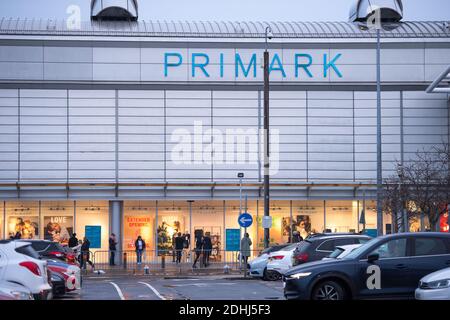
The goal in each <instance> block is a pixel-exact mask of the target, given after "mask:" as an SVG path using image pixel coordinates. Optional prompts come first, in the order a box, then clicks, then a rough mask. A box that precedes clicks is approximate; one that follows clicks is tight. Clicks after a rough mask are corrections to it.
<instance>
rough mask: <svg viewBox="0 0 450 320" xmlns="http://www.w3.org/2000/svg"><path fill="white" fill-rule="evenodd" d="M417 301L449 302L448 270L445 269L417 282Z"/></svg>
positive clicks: (449, 272)
mask: <svg viewBox="0 0 450 320" xmlns="http://www.w3.org/2000/svg"><path fill="white" fill-rule="evenodd" d="M415 296H416V299H417V300H450V268H445V269H442V270H439V271H436V272H433V273H431V274H429V275H426V276H425V277H423V278H422V279H420V281H419V287H418V288H417V289H416V292H415Z"/></svg>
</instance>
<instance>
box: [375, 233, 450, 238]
mask: <svg viewBox="0 0 450 320" xmlns="http://www.w3.org/2000/svg"><path fill="white" fill-rule="evenodd" d="M405 236H406V237H409V238H450V233H447V232H406V233H405V232H404V233H392V234H387V235H384V236H380V237H377V238H376V239H380V240H384V239H396V238H404V237H405Z"/></svg>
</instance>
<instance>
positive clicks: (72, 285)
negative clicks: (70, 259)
mask: <svg viewBox="0 0 450 320" xmlns="http://www.w3.org/2000/svg"><path fill="white" fill-rule="evenodd" d="M44 259H47V263H48V268H49V270H50V271H52V273H57V274H59V275H61V276H62V277H63V279H64V285H65V288H66V292H71V291H74V290H78V289H81V283H82V280H81V279H82V278H81V269H80V268H79V267H78V266H75V265H71V264H68V263H65V262H62V261H60V260H54V259H50V258H44Z"/></svg>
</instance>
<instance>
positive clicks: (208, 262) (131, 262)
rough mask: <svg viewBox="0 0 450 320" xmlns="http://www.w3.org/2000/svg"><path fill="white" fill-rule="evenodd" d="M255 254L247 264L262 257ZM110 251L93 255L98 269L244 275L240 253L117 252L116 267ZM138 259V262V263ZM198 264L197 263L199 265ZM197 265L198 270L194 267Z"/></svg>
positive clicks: (115, 256) (220, 251)
mask: <svg viewBox="0 0 450 320" xmlns="http://www.w3.org/2000/svg"><path fill="white" fill-rule="evenodd" d="M259 252H260V251H259V250H258V251H252V252H251V256H250V257H249V259H248V261H250V260H251V259H252V258H254V257H256V256H257V255H258V254H259ZM111 253H112V252H111V251H96V252H94V254H93V263H94V265H95V269H97V270H99V269H103V270H127V271H136V270H142V271H145V273H147V270H150V271H167V272H176V273H182V272H183V271H188V270H204V269H211V270H216V271H219V270H220V271H224V272H225V271H226V269H228V270H232V271H233V270H234V271H241V270H242V271H243V270H245V265H244V264H243V260H242V261H239V258H240V252H239V251H224V250H212V251H211V252H207V251H204V250H202V251H200V252H196V251H195V250H187V249H184V250H181V251H180V252H179V253H178V255H179V256H178V259H177V252H176V250H145V251H143V252H142V254H141V255H139V254H138V252H137V251H135V250H122V251H114V264H111V261H110V258H111ZM138 258H139V259H138ZM177 260H178V262H177ZM196 260H197V261H196ZM194 262H195V267H194Z"/></svg>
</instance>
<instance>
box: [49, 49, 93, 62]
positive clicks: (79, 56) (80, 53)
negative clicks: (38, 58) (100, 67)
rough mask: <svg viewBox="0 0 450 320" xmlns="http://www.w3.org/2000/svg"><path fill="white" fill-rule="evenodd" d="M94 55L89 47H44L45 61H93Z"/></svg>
mask: <svg viewBox="0 0 450 320" xmlns="http://www.w3.org/2000/svg"><path fill="white" fill-rule="evenodd" d="M92 55H93V49H92V48H89V47H80V46H77V47H44V62H54V63H67V62H73V63H92V61H93V60H92Z"/></svg>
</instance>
